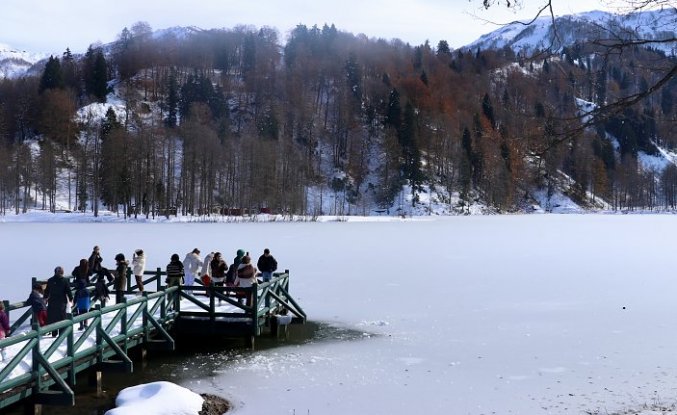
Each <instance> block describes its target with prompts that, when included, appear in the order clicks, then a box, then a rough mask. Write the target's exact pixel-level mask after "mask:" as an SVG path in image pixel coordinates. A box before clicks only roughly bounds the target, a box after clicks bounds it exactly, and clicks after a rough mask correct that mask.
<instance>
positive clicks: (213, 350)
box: [1, 322, 364, 415]
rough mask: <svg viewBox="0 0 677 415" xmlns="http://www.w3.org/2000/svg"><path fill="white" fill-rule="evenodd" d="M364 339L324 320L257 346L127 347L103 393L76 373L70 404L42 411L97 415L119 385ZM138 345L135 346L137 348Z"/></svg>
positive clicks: (191, 375) (205, 341) (178, 379)
mask: <svg viewBox="0 0 677 415" xmlns="http://www.w3.org/2000/svg"><path fill="white" fill-rule="evenodd" d="M363 338H364V332H362V331H354V330H350V329H347V328H342V327H336V326H331V325H328V324H325V323H318V322H307V323H306V324H299V325H291V326H289V329H288V332H287V335H286V336H284V334H279V335H278V337H277V338H275V337H274V336H271V335H267V334H264V335H262V336H260V337H257V338H256V350H253V351H252V350H251V349H249V348H247V345H246V343H245V341H244V340H242V339H225V338H214V337H210V338H195V337H193V338H191V339H177V348H176V350H174V351H172V352H161V351H148V354H147V357H146V359H145V360H141V359H140V357H139V356H137V355H138V353H135V352H136V350H132V351H131V352H130V357H131V358H132V360H133V361H134V372H133V373H127V374H119V373H104V374H103V382H102V383H103V390H104V396H102V397H97V396H96V388H95V387H94V386H90V385H89V382H88V378H89V373H87V372H84V373H81V374H79V375H78V378H77V384H76V385H75V388H74V392H75V407H57V406H44V407H43V414H45V415H62V414H63V415H66V414H68V415H102V414H103V413H105V412H106V411H107V410H109V409H111V408H114V407H115V397H116V396H117V394H118V393H119V392H120V391H121V390H122V389H124V388H126V387H129V386H134V385H138V384H141V383H149V382H155V381H160V380H165V381H170V382H174V383H182V382H184V381H187V380H191V379H203V378H208V377H210V376H211V375H212V374H213V373H214V371H215V370H219V369H223V367H224V365H226V364H227V363H228V362H229V361H232V360H234V359H235V357H236V356H237V357H238V358H240V359H241V358H242V357H246V356H248V355H251V354H254V353H257V351H260V350H267V349H273V348H276V347H283V346H296V345H303V344H311V343H320V342H336V341H352V340H360V339H363ZM137 349H138V348H137ZM1 413H2V414H8V415H22V414H23V406H22V405H21V404H20V405H17V406H16V407H13V408H8V409H7V410H5V411H2V412H1Z"/></svg>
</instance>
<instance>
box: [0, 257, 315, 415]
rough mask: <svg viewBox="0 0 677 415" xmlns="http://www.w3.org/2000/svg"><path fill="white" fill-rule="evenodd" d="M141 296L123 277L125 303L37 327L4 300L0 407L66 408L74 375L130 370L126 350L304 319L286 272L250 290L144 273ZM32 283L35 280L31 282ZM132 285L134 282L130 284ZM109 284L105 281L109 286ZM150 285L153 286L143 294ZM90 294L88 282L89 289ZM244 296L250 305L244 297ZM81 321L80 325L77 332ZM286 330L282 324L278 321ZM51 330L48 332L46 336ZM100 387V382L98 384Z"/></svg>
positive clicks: (242, 333)
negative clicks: (7, 332)
mask: <svg viewBox="0 0 677 415" xmlns="http://www.w3.org/2000/svg"><path fill="white" fill-rule="evenodd" d="M145 274H146V275H145V277H146V278H145V280H144V289H145V291H144V292H143V293H140V292H139V291H138V287H137V286H136V285H133V284H132V283H131V281H133V278H132V276H131V275H128V278H127V281H128V282H129V283H128V287H127V291H126V295H125V300H124V301H123V302H121V303H118V304H114V305H110V306H107V307H105V308H100V306H99V305H96V306H95V308H94V309H93V310H92V311H90V312H89V313H86V314H82V315H78V316H73V315H72V314H69V315H68V318H67V319H66V320H63V321H61V322H58V323H53V324H50V325H47V326H44V327H39V326H38V324H37V320H36V319H35V318H34V317H33V315H32V314H33V313H32V310H31V309H30V307H28V306H27V305H26V303H25V302H19V303H15V304H11V303H9V302H8V301H4V303H5V309H6V311H7V312H8V313H9V314H10V320H11V322H12V335H11V336H10V337H8V338H6V339H3V340H0V351H2V353H3V356H4V358H3V361H2V362H0V410H1V409H2V408H6V407H8V406H10V405H13V404H16V403H18V402H20V401H24V402H26V403H27V404H28V406H30V407H32V408H41V405H71V406H72V405H74V403H75V395H74V393H73V390H72V387H73V386H74V385H75V382H76V375H77V374H78V373H80V372H83V371H87V370H90V371H92V373H95V374H96V375H97V379H99V380H100V377H101V373H105V372H132V371H133V370H134V365H133V362H132V360H131V359H130V358H129V355H128V352H129V350H130V349H132V348H134V347H137V346H138V347H143V348H144V349H146V350H157V349H164V350H174V348H175V345H176V341H181V338H182V337H183V336H195V335H199V336H225V337H241V338H245V339H246V340H247V341H248V343H249V344H250V345H251V346H252V347H254V344H255V338H256V337H257V336H260V335H261V334H263V333H264V332H265V331H266V328H268V331H269V332H270V333H273V334H277V330H278V326H279V324H280V322H282V324H287V323H304V322H305V321H306V315H305V312H304V311H303V309H302V308H301V307H300V306H299V305H298V304H297V303H296V301H295V300H294V299H293V298H292V297H291V295H290V294H289V271H285V272H284V273H276V274H275V276H274V278H273V280H272V281H270V282H266V283H261V284H258V285H254V286H253V287H250V288H239V287H213V286H203V285H202V284H201V283H200V281H196V285H194V286H178V287H176V286H175V287H166V286H165V285H164V284H163V282H164V275H165V273H164V272H163V271H162V270H161V269H159V268H158V269H157V270H156V271H147V272H146V273H145ZM33 280H34V281H33V282H35V279H33ZM134 282H135V281H134ZM111 284H112V283H111ZM151 287H152V288H154V289H155V291H152V292H151V291H149V290H150V289H151ZM89 289H90V291H92V290H93V286H91V287H89ZM248 296H251V304H250V305H249V306H247V305H245V304H244V303H245V301H244V298H246V297H248ZM84 320H87V321H88V322H89V326H88V327H87V328H86V329H85V330H81V331H80V330H77V328H78V326H79V325H80V322H82V321H84ZM284 327H285V329H286V326H284ZM55 331H58V335H57V336H56V337H52V335H51V333H52V332H55ZM99 386H100V382H99Z"/></svg>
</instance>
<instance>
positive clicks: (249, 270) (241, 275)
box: [235, 255, 256, 306]
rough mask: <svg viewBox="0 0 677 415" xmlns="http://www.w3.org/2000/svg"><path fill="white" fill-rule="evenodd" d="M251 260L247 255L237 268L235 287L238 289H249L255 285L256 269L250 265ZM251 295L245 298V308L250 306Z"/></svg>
mask: <svg viewBox="0 0 677 415" xmlns="http://www.w3.org/2000/svg"><path fill="white" fill-rule="evenodd" d="M251 262H252V259H251V258H250V257H249V255H245V256H243V257H242V263H241V264H240V265H239V266H238V267H237V282H236V283H235V285H237V286H240V287H251V286H253V285H254V284H256V268H255V267H254V266H253V265H252V264H251ZM252 294H253V293H250V294H249V295H248V296H247V306H251V304H252Z"/></svg>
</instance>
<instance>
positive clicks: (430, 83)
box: [0, 23, 677, 215]
mask: <svg viewBox="0 0 677 415" xmlns="http://www.w3.org/2000/svg"><path fill="white" fill-rule="evenodd" d="M601 52H603V51H601V50H600V46H597V45H594V44H575V45H571V46H570V47H567V48H564V49H563V50H562V51H561V52H559V53H557V54H555V55H542V56H539V55H536V56H532V57H527V56H516V55H515V53H513V51H512V50H510V49H508V48H505V49H502V50H486V51H483V50H451V49H450V48H449V45H448V43H447V42H446V41H444V40H441V41H439V42H438V43H437V45H435V46H431V45H430V44H428V43H426V44H423V45H420V46H411V45H409V44H405V43H402V42H400V41H397V40H391V41H386V40H382V39H369V38H367V37H365V36H363V35H358V36H355V35H353V34H350V33H345V32H341V31H339V30H337V29H336V28H335V27H334V26H333V25H332V26H327V25H325V26H324V27H322V28H319V27H315V26H314V27H310V28H309V27H306V26H303V25H300V26H297V27H296V28H295V29H294V30H292V31H291V32H290V34H289V37H288V39H287V41H286V43H285V44H284V45H283V44H282V43H281V41H280V39H279V35H278V33H277V32H276V31H275V30H273V29H270V28H265V27H264V28H261V29H256V28H252V27H249V26H242V27H236V28H234V29H230V30H225V29H224V30H208V31H197V30H193V31H190V30H183V31H179V30H175V31H165V32H163V34H162V35H158V33H153V32H152V30H151V28H150V27H149V26H148V25H147V24H145V23H137V24H135V25H134V26H132V28H131V30H128V29H127V28H125V29H124V30H123V31H122V32H121V34H120V36H119V39H118V40H117V41H116V42H115V43H113V44H110V45H105V46H94V45H93V46H91V47H90V48H89V50H88V51H87V53H86V54H85V55H82V56H76V55H73V54H72V53H70V51H68V50H67V51H66V52H65V53H64V54H63V56H60V57H51V58H50V59H49V60H48V61H47V62H46V64H45V67H44V70H43V71H42V74H41V76H38V77H29V76H27V77H23V78H20V79H4V80H1V81H0V143H1V145H0V213H6V212H17V213H19V212H22V211H25V210H26V209H29V208H32V207H35V206H37V207H41V208H45V209H49V210H52V211H54V210H56V209H57V200H63V199H66V198H67V199H68V202H69V205H70V206H71V208H72V209H74V210H80V211H85V210H86V211H92V212H94V214H98V211H99V210H100V209H102V208H105V209H109V210H112V211H117V212H122V213H124V214H126V215H169V214H174V213H183V214H207V213H217V212H227V211H230V209H247V210H249V211H261V209H263V210H264V211H266V212H272V213H289V214H321V213H322V214H346V213H369V211H370V209H376V208H379V207H380V208H387V207H390V206H392V205H393V202H394V198H395V197H396V195H397V194H398V193H400V192H401V190H402V189H403V186H405V185H408V187H407V189H411V195H412V200H413V202H412V203H417V200H418V199H419V197H420V196H421V194H422V193H423V192H433V191H434V192H436V193H438V195H440V197H446V198H447V199H448V200H447V202H448V203H450V204H454V206H453V207H455V208H457V209H459V210H462V209H463V207H464V206H468V205H469V204H471V203H474V202H481V203H484V204H487V205H489V206H491V207H493V208H495V209H496V210H498V211H514V210H518V209H522V208H523V207H525V206H528V205H529V204H531V203H532V200H533V199H532V193H533V191H534V190H536V189H545V190H547V191H548V192H549V193H550V194H552V193H554V192H555V191H564V192H566V193H567V195H568V196H569V197H571V198H572V199H573V200H575V201H577V202H579V203H581V204H582V205H584V206H585V205H586V204H594V203H595V202H596V201H598V200H601V201H604V202H607V203H609V204H610V205H611V206H612V207H613V208H616V209H633V208H657V207H668V208H674V207H675V206H676V205H677V168H675V166H674V165H670V166H669V167H668V168H666V169H664V170H652V169H642V168H640V167H639V165H638V160H637V155H638V152H644V153H646V154H657V152H658V150H657V147H656V146H660V147H662V148H667V149H672V148H674V147H675V144H676V142H675V141H677V137H676V136H675V134H674V129H675V120H676V117H677V116H676V109H675V105H674V101H675V98H676V97H675V95H676V94H677V92H676V91H677V88H676V86H677V83H676V82H675V80H674V79H673V80H671V82H669V83H668V84H667V85H665V86H664V87H663V88H662V89H661V90H660V91H659V92H658V93H656V94H654V95H652V96H651V97H650V98H649V99H646V100H643V101H641V102H640V103H639V104H638V105H634V106H629V107H627V108H624V109H623V110H621V111H617V112H616V113H614V114H612V115H611V116H609V117H607V118H606V119H605V120H604V121H601V122H599V123H598V124H597V125H595V126H594V128H587V129H584V130H581V131H580V133H578V134H575V135H571V134H569V132H571V131H576V127H577V126H580V123H581V119H580V118H579V115H580V114H581V109H580V108H579V106H578V105H577V104H576V102H577V101H576V98H580V99H583V100H586V101H589V102H591V103H594V104H605V103H607V102H610V101H614V100H617V99H618V98H621V97H624V96H628V95H631V94H634V93H637V92H640V91H643V90H644V89H646V88H648V87H649V86H650V85H653V84H654V83H656V81H657V80H659V79H660V77H661V76H663V75H664V72H663V71H662V68H663V67H664V66H665V65H666V64H668V65H674V57H666V56H665V55H664V54H662V53H660V52H657V51H652V50H649V49H646V48H641V47H639V46H635V47H632V48H626V49H624V51H623V54H622V56H621V55H619V54H609V53H601ZM113 89H114V90H115V92H116V94H117V96H118V97H119V98H120V102H121V104H120V105H119V106H118V107H117V110H116V111H114V110H113V109H112V108H111V109H109V110H108V112H107V113H106V115H105V117H103V118H102V117H100V116H96V115H95V114H96V113H95V112H91V113H89V115H88V114H87V113H86V112H85V111H81V112H80V113H79V116H77V117H76V111H78V109H79V108H83V107H85V106H87V105H90V104H94V103H97V102H98V103H104V102H106V99H107V96H108V94H109V93H110V92H111V91H113ZM113 104H115V102H114V103H113ZM94 107H95V106H93V105H90V107H87V108H94ZM563 137H564V138H563ZM36 140H37V144H36ZM318 192H319V193H320V195H321V194H324V193H326V194H331V195H332V196H333V197H335V198H336V202H335V204H334V208H333V209H332V211H331V212H330V211H321V210H320V209H321V208H320V206H319V204H317V203H314V202H313V200H314V199H316V198H317V193H318ZM452 196H453V197H452ZM320 197H321V196H320Z"/></svg>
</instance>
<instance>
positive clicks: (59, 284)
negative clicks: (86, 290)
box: [45, 267, 73, 337]
mask: <svg viewBox="0 0 677 415" xmlns="http://www.w3.org/2000/svg"><path fill="white" fill-rule="evenodd" d="M45 299H46V300H47V324H52V323H56V322H58V321H61V320H63V319H65V318H66V312H67V308H68V304H71V303H73V294H71V289H70V284H69V283H68V280H67V279H66V278H64V276H63V268H62V267H56V268H54V276H52V277H51V278H50V279H48V280H47V288H46V289H45ZM68 311H70V310H68ZM59 331H61V330H55V331H53V332H52V337H56V336H57V334H59Z"/></svg>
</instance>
